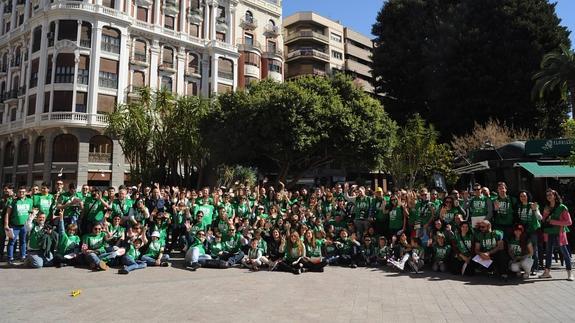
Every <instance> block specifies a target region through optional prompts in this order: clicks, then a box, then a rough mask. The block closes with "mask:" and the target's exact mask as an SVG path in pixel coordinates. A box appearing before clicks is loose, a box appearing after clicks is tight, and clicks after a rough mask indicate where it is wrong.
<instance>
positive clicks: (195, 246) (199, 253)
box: [184, 231, 212, 271]
mask: <svg viewBox="0 0 575 323" xmlns="http://www.w3.org/2000/svg"><path fill="white" fill-rule="evenodd" d="M205 243H206V233H205V232H204V231H198V233H196V236H195V237H194V239H193V241H191V243H190V245H189V247H188V250H187V251H186V256H185V258H184V264H185V266H186V267H187V268H189V269H191V270H192V271H195V270H196V269H198V268H200V267H202V265H203V264H204V263H205V262H206V261H207V260H210V259H212V257H211V256H210V255H207V254H206V247H205V245H204V244H205Z"/></svg>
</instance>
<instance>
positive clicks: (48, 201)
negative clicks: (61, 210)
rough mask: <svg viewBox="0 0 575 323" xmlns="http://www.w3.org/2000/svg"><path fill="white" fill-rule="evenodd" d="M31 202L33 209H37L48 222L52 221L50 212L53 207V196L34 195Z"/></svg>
mask: <svg viewBox="0 0 575 323" xmlns="http://www.w3.org/2000/svg"><path fill="white" fill-rule="evenodd" d="M33 200H34V203H33V205H34V207H35V208H38V210H40V212H42V213H44V214H46V220H48V221H50V219H52V210H53V207H54V196H53V195H52V194H47V195H42V194H36V195H34V198H33Z"/></svg>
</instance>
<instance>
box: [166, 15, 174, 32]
mask: <svg viewBox="0 0 575 323" xmlns="http://www.w3.org/2000/svg"><path fill="white" fill-rule="evenodd" d="M175 20H176V19H175V18H174V17H172V16H164V27H166V28H168V29H172V30H174V21H175Z"/></svg>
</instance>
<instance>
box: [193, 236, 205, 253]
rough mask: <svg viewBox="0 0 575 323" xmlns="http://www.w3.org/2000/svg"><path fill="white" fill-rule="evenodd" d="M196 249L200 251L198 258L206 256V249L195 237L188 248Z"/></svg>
mask: <svg viewBox="0 0 575 323" xmlns="http://www.w3.org/2000/svg"><path fill="white" fill-rule="evenodd" d="M194 247H197V248H198V249H199V251H200V256H202V255H205V254H206V248H205V247H204V244H203V243H202V241H201V240H200V239H198V238H196V237H194V241H193V242H192V245H191V246H190V248H194Z"/></svg>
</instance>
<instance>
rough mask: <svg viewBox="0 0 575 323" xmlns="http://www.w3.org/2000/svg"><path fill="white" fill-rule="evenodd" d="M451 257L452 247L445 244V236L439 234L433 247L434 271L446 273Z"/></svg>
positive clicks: (432, 266) (432, 267)
mask: <svg viewBox="0 0 575 323" xmlns="http://www.w3.org/2000/svg"><path fill="white" fill-rule="evenodd" d="M450 255H451V246H450V245H448V244H446V243H445V236H444V235H443V233H438V234H437V235H436V236H435V244H434V245H433V264H432V265H431V269H432V270H433V271H440V272H446V271H447V261H448V259H449V257H450Z"/></svg>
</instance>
